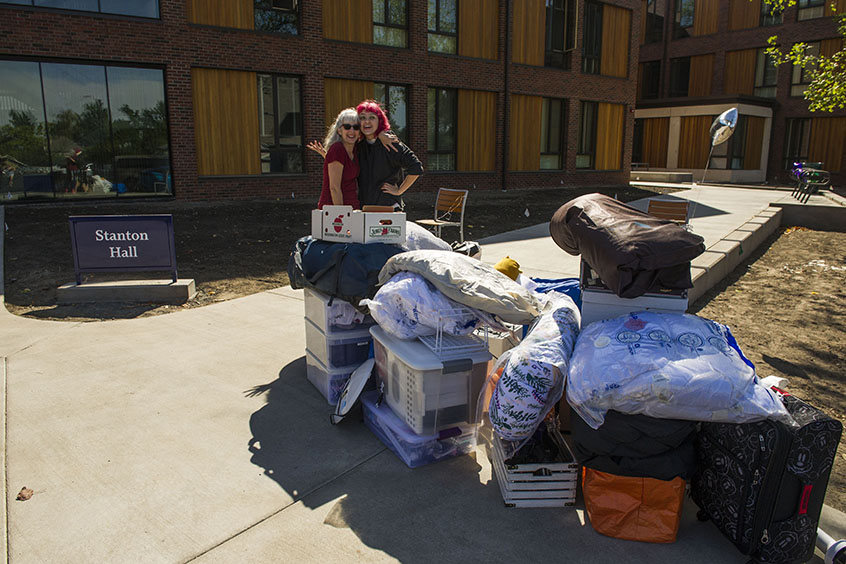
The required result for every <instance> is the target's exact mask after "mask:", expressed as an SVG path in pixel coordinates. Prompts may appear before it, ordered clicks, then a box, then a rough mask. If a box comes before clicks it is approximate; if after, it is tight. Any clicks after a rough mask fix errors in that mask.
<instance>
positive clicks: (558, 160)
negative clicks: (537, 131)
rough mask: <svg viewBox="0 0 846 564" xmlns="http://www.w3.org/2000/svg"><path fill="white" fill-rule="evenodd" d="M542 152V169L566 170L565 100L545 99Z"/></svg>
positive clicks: (542, 116) (542, 120)
mask: <svg viewBox="0 0 846 564" xmlns="http://www.w3.org/2000/svg"><path fill="white" fill-rule="evenodd" d="M540 152H541V154H540V167H541V169H562V168H564V100H559V99H555V98H544V99H543V105H542V106H541V147H540Z"/></svg>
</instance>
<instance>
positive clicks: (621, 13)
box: [599, 4, 632, 78]
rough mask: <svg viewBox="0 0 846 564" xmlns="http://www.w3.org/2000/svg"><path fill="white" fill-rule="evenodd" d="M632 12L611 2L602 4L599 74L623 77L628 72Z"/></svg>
mask: <svg viewBox="0 0 846 564" xmlns="http://www.w3.org/2000/svg"><path fill="white" fill-rule="evenodd" d="M631 22H632V13H631V11H629V10H626V9H625V8H618V7H617V6H612V5H611V4H604V5H603V6H602V56H601V59H600V63H599V68H600V74H604V75H606V76H619V77H623V78H625V77H626V76H628V74H629V44H630V43H631V41H629V40H630V39H631Z"/></svg>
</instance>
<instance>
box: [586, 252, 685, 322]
mask: <svg viewBox="0 0 846 564" xmlns="http://www.w3.org/2000/svg"><path fill="white" fill-rule="evenodd" d="M579 282H580V285H581V289H582V327H585V326H587V325H588V324H590V323H593V322H594V321H600V320H602V319H612V318H614V317H619V316H621V315H625V314H627V313H632V312H635V311H654V312H657V313H684V312H685V311H687V305H688V304H687V290H667V291H666V292H664V291H662V292H660V293H646V294H643V295H642V296H638V297H636V298H621V297H620V296H618V295H616V294H615V293H614V292H612V291H611V290H610V289H609V288H608V286H606V285H605V283H604V282H602V280H601V279H600V278H599V276H598V275H597V274H596V272H594V271H593V270H591V268H590V265H589V264H588V263H586V262H585V261H584V260H583V261H582V264H581V272H580V276H579Z"/></svg>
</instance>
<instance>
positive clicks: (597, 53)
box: [582, 2, 602, 74]
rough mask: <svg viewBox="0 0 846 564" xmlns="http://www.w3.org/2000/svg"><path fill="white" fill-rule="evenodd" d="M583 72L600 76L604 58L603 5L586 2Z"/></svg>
mask: <svg viewBox="0 0 846 564" xmlns="http://www.w3.org/2000/svg"><path fill="white" fill-rule="evenodd" d="M583 41H584V45H583V47H582V72H584V73H588V74H599V70H600V60H601V57H602V4H597V3H596V2H585V31H584V38H583Z"/></svg>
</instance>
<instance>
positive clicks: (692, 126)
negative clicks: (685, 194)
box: [633, 0, 846, 185]
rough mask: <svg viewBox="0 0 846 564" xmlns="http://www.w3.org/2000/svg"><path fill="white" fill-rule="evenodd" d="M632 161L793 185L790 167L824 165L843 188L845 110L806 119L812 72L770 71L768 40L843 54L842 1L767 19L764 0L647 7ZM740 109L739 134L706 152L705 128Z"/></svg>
mask: <svg viewBox="0 0 846 564" xmlns="http://www.w3.org/2000/svg"><path fill="white" fill-rule="evenodd" d="M642 13H643V18H642V19H641V28H640V30H639V31H640V33H639V35H640V43H641V45H640V46H639V52H640V54H639V65H638V93H637V109H636V111H635V118H636V120H635V127H634V132H633V133H634V139H633V161H634V162H636V163H643V164H644V165H645V164H647V163H648V165H649V168H650V169H652V170H654V169H658V170H685V171H693V172H694V179H695V180H699V178H700V176H701V175H702V174H703V173H704V170H705V164H706V162H708V163H709V164H710V166H709V168H708V173H707V179H708V180H709V181H724V182H740V183H759V182H764V181H768V182H771V183H775V182H789V181H790V179H789V174H788V169H789V168H790V167H791V166H792V163H793V162H794V161H808V162H819V163H822V167H823V168H824V169H826V170H829V171H830V172H831V173H832V174H831V180H832V183H833V184H839V185H842V184H843V183H844V181H846V111H843V110H838V111H836V112H834V113H821V112H816V113H812V112H810V111H809V110H808V101H806V100H805V99H804V98H803V93H804V91H805V88H806V87H807V83H808V73H807V72H803V71H802V70H801V69H799V68H798V67H792V66H791V65H780V66H778V67H776V66H774V65H773V64H772V62H771V61H770V60H769V58H768V57H767V56H766V55H765V53H764V50H765V48H766V47H767V39H768V38H769V37H770V36H772V35H777V36H778V42H779V44H780V45H781V46H782V50H785V49H787V48H789V46H791V45H793V44H794V43H797V42H805V43H808V44H810V46H811V50H812V51H811V52H813V53H822V54H826V55H831V54H833V53H834V52H836V51H839V50H841V49H843V45H842V40H841V38H840V36H839V35H838V33H837V24H836V20H837V18H835V17H833V14H843V13H846V1H844V0H836V2H835V6H834V8H833V9H832V7H831V2H829V1H828V0H798V2H797V5H795V6H793V7H789V8H787V9H785V10H784V12H783V13H776V14H773V13H771V9H770V6H769V5H767V4H766V3H763V2H762V1H761V0H675V1H673V0H643V3H642ZM733 106H736V107H737V108H738V110H739V114H740V119H739V122H738V126H737V129H736V130H735V134H734V135H733V136H732V137H731V138H730V139H729V140H728V141H727V142H726V143H724V144H722V145H718V146H717V147H715V148H714V152H713V156H711V158H710V161H709V151H710V149H711V147H710V142H709V134H708V130H709V127H710V125H711V123H712V120H713V119H714V118H715V117H716V116H717V115H719V114H720V113H721V112H722V111H723V110H725V109H728V108H730V107H733Z"/></svg>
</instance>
